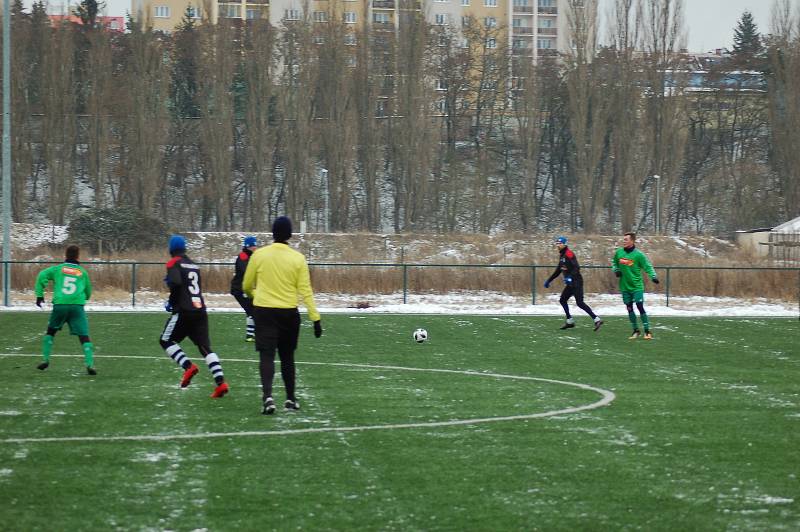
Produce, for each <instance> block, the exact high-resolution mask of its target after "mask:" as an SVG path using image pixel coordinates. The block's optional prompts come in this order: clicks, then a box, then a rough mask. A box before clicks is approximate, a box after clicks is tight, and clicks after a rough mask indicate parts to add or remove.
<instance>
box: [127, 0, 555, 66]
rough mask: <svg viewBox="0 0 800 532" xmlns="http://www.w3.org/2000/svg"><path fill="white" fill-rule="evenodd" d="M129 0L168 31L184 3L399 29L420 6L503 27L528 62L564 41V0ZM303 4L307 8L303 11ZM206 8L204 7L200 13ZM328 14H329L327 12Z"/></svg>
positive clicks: (216, 14) (447, 17)
mask: <svg viewBox="0 0 800 532" xmlns="http://www.w3.org/2000/svg"><path fill="white" fill-rule="evenodd" d="M330 3H331V0H310V1H300V0H219V1H213V0H212V1H210V2H208V1H203V0H132V2H131V13H132V14H133V16H134V18H136V19H137V20H140V21H149V24H151V25H152V27H153V29H156V30H161V31H167V32H169V31H172V29H174V28H175V27H176V26H177V25H178V24H179V23H180V21H181V19H182V18H183V16H184V14H185V13H186V10H187V8H188V9H189V12H190V15H191V16H193V17H195V18H197V19H198V20H199V19H201V18H207V19H209V20H211V21H212V22H214V23H216V22H217V21H218V20H219V19H220V18H230V19H240V20H245V21H246V20H252V19H259V18H265V19H268V20H269V21H270V23H272V24H274V25H280V24H281V23H282V22H283V21H292V20H304V19H306V18H307V19H308V20H310V21H311V22H313V23H324V22H327V21H328V19H329V18H330V17H331V16H336V17H339V16H341V20H342V21H343V22H344V23H345V24H352V25H353V26H354V27H358V28H362V27H364V26H366V25H372V26H373V27H376V26H378V27H382V28H385V29H387V30H392V29H394V30H399V28H400V19H401V16H402V14H403V13H404V12H408V11H414V10H420V11H421V12H422V13H424V14H425V17H426V19H427V20H428V22H430V23H431V24H433V25H436V26H450V27H452V28H453V29H457V28H460V27H461V26H462V24H463V22H464V21H465V20H466V19H467V18H468V17H470V16H471V17H473V18H474V19H475V20H477V21H478V22H479V23H481V24H484V25H485V26H486V27H487V28H488V27H492V26H496V27H498V28H501V29H502V28H505V29H506V31H505V32H503V34H504V36H503V38H506V39H508V45H509V47H510V48H511V50H512V53H513V54H514V55H515V56H519V57H530V58H531V59H532V60H533V61H535V60H536V59H538V58H541V57H551V56H554V55H557V54H558V52H560V51H565V50H566V49H567V47H568V46H569V44H568V43H569V41H568V39H567V33H568V26H567V17H566V16H565V12H566V9H567V4H568V0H422V1H419V0H338V2H337V3H336V5H335V8H334V9H330V8H331V6H330ZM305 9H308V10H309V11H310V13H308V14H306V13H305V12H304V10H305ZM204 11H209V12H207V13H206V12H204ZM332 12H333V13H334V14H333V15H331V13H332Z"/></svg>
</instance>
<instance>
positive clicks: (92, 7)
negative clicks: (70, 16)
mask: <svg viewBox="0 0 800 532" xmlns="http://www.w3.org/2000/svg"><path fill="white" fill-rule="evenodd" d="M105 6H106V4H105V2H98V1H97V0H81V3H80V4H78V7H77V8H76V9H75V14H76V15H77V16H78V17H80V19H81V22H82V23H83V25H84V26H87V27H90V28H93V27H94V25H95V22H96V21H97V14H98V13H99V12H100V10H101V9H103V8H104V7H105Z"/></svg>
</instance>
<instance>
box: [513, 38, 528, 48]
mask: <svg viewBox="0 0 800 532" xmlns="http://www.w3.org/2000/svg"><path fill="white" fill-rule="evenodd" d="M511 47H512V48H514V49H516V50H519V49H521V48H527V47H528V41H526V40H525V39H514V40H513V41H511Z"/></svg>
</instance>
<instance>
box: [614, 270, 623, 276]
mask: <svg viewBox="0 0 800 532" xmlns="http://www.w3.org/2000/svg"><path fill="white" fill-rule="evenodd" d="M614 275H616V276H617V277H622V272H620V271H616V272H614Z"/></svg>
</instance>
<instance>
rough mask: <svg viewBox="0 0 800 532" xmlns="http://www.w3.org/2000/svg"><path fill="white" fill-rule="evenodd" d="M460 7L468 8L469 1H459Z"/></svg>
mask: <svg viewBox="0 0 800 532" xmlns="http://www.w3.org/2000/svg"><path fill="white" fill-rule="evenodd" d="M461 5H462V6H469V0H461Z"/></svg>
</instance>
